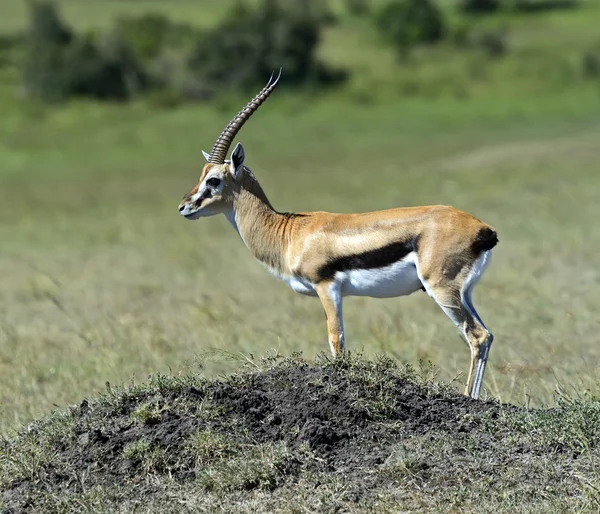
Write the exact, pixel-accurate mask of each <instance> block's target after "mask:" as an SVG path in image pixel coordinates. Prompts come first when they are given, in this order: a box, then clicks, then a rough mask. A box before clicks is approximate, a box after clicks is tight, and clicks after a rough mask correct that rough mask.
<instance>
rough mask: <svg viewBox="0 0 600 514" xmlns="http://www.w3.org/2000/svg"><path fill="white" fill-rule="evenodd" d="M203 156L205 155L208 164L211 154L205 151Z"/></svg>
mask: <svg viewBox="0 0 600 514" xmlns="http://www.w3.org/2000/svg"><path fill="white" fill-rule="evenodd" d="M202 155H204V158H205V159H206V162H208V160H209V159H210V154H209V153H206V152H205V151H204V150H202Z"/></svg>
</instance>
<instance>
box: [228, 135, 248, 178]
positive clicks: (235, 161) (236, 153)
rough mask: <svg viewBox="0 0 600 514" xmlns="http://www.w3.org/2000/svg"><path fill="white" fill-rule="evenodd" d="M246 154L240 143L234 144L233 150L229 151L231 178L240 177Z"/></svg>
mask: <svg viewBox="0 0 600 514" xmlns="http://www.w3.org/2000/svg"><path fill="white" fill-rule="evenodd" d="M245 158H246V154H245V152H244V147H243V146H242V143H238V144H237V145H235V148H234V149H233V152H231V174H232V175H233V178H235V179H236V180H239V179H240V178H241V177H242V173H243V171H244V159H245Z"/></svg>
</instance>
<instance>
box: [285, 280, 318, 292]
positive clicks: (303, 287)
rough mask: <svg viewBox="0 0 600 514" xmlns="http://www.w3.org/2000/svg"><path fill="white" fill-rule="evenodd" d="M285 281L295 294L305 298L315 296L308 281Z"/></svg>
mask: <svg viewBox="0 0 600 514" xmlns="http://www.w3.org/2000/svg"><path fill="white" fill-rule="evenodd" d="M285 281H286V282H287V283H288V285H289V286H290V287H291V288H292V289H293V290H294V291H296V293H300V294H305V295H307V296H317V292H316V291H315V290H314V288H313V286H312V284H311V283H310V282H309V281H308V280H304V279H303V278H300V277H286V278H285Z"/></svg>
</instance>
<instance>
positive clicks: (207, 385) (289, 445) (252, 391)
mask: <svg viewBox="0 0 600 514" xmlns="http://www.w3.org/2000/svg"><path fill="white" fill-rule="evenodd" d="M140 406H146V410H147V413H146V414H144V412H143V411H141V410H140ZM140 412H142V413H141V414H140ZM521 412H522V411H520V410H519V409H517V408H515V407H510V406H501V405H500V404H497V403H494V402H483V401H474V400H471V399H468V398H466V397H464V396H462V395H459V394H458V393H456V392H453V391H451V390H450V389H448V388H439V387H435V386H432V385H431V384H426V383H424V382H423V381H418V380H416V379H415V377H414V376H411V375H410V374H407V373H406V372H404V371H399V370H398V369H397V368H396V367H394V366H391V365H390V363H386V364H385V365H381V364H368V365H364V367H363V368H357V367H356V364H355V363H354V364H352V363H348V364H347V365H344V364H331V363H328V364H325V365H309V364H307V363H305V362H303V361H300V362H295V363H294V364H293V365H291V364H289V363H287V364H285V365H279V366H275V367H272V368H270V369H267V370H265V371H262V372H254V373H246V374H241V375H237V376H234V377H231V378H230V379H228V380H225V381H204V380H201V379H198V380H190V381H189V383H182V382H177V383H174V382H169V381H168V380H166V381H165V383H163V384H160V383H159V384H155V385H154V386H152V387H148V388H147V389H146V390H137V391H135V390H134V391H123V392H120V393H119V394H113V395H112V396H109V397H108V398H105V399H103V400H100V401H90V402H88V401H87V400H84V401H83V402H82V403H81V405H80V406H78V407H77V408H72V409H71V411H70V414H69V416H68V421H67V425H66V428H62V429H60V430H56V429H54V430H52V429H51V428H49V426H50V425H48V424H46V425H43V424H42V425H40V426H34V427H33V428H32V429H30V430H29V432H27V433H25V432H24V433H23V434H21V435H20V436H19V438H20V439H17V440H13V441H6V442H5V443H4V444H5V448H6V449H7V452H8V453H10V450H11V447H10V445H15V444H22V443H23V441H24V440H26V439H27V438H31V437H33V438H34V439H35V440H36V441H38V442H37V443H36V444H38V445H40V444H42V443H40V442H39V441H42V440H43V441H44V443H43V448H44V451H45V452H48V454H49V455H53V457H51V458H47V459H41V461H42V464H41V465H39V466H38V469H36V470H35V472H31V473H21V474H20V476H15V477H14V478H12V479H11V480H9V481H8V484H7V487H6V490H5V493H4V504H5V512H38V511H40V509H44V508H47V505H48V504H47V501H48V497H49V495H53V496H56V495H63V494H66V495H67V496H69V495H70V496H77V495H81V494H84V493H85V492H86V491H90V490H93V489H94V488H98V487H100V488H102V490H105V491H111V490H113V491H116V490H118V491H121V492H120V493H119V494H132V495H135V496H137V497H142V498H143V497H146V498H152V497H153V496H156V497H159V496H161V495H163V494H164V493H165V490H166V489H169V488H173V487H175V488H177V487H183V488H185V487H188V485H189V487H190V490H195V491H197V490H198V483H199V482H198V480H199V475H200V474H201V473H203V472H204V471H203V470H204V469H205V468H206V467H207V466H210V465H211V462H212V461H210V460H209V461H208V462H205V463H204V465H203V466H200V467H198V466H197V465H195V458H196V456H195V455H194V454H193V452H190V451H189V449H188V448H189V445H188V442H189V441H190V438H191V437H193V436H194V434H197V433H198V432H199V431H207V430H208V431H210V433H211V434H217V435H218V436H222V437H223V438H224V440H227V441H232V442H233V443H232V444H237V445H242V446H239V447H240V448H245V450H244V451H245V452H251V451H252V447H253V446H256V447H260V445H272V444H279V445H282V447H285V448H286V453H285V456H284V458H282V459H280V460H279V461H277V463H276V464H275V467H274V469H275V475H274V476H273V478H269V479H267V480H266V482H265V480H263V481H262V482H261V480H260V479H256V480H249V481H247V482H246V483H245V485H244V486H243V487H242V489H245V490H246V491H252V490H254V489H256V490H262V491H265V490H267V491H270V493H269V494H270V495H271V499H273V498H275V497H276V495H277V490H279V489H281V491H282V493H281V494H283V491H287V493H286V494H288V493H289V491H291V490H293V487H295V486H297V484H299V483H301V482H302V483H304V481H306V477H313V478H311V480H313V479H314V477H315V476H318V477H321V478H318V479H314V487H315V488H318V487H319V486H320V485H321V483H322V482H323V477H328V476H333V477H337V476H343V479H344V481H345V483H346V487H345V492H344V497H343V502H342V503H340V508H341V509H342V510H344V509H343V508H342V507H341V506H343V505H345V504H346V503H348V502H349V503H348V504H349V505H354V506H355V507H356V508H359V507H360V506H361V505H363V506H369V505H371V504H372V500H373V495H374V494H375V493H377V492H378V491H379V492H381V491H387V493H386V494H392V493H390V490H391V488H392V489H393V488H395V490H398V488H399V487H400V486H401V487H402V488H404V492H403V493H402V494H403V495H405V494H407V493H408V492H410V491H411V490H412V489H415V488H423V487H424V488H426V489H428V488H431V487H433V488H439V490H440V491H447V492H448V494H450V492H453V491H454V492H456V490H458V489H457V488H460V487H461V486H463V485H467V484H469V483H470V482H471V481H472V480H473V479H474V477H475V476H477V477H478V479H481V478H482V477H483V478H486V477H487V478H486V479H490V480H489V483H490V484H491V485H490V486H489V487H490V490H489V491H488V492H489V493H490V494H492V493H494V485H493V479H494V476H497V477H508V479H509V480H511V481H512V482H511V483H513V482H514V483H515V484H516V481H519V480H525V481H527V480H528V481H529V482H526V483H529V484H530V486H531V487H524V488H523V487H522V484H521V485H518V487H517V486H516V485H515V487H516V488H517V489H522V490H523V494H531V491H534V490H535V488H536V487H537V488H539V487H545V486H546V485H547V483H550V482H551V481H552V480H554V479H556V481H557V483H558V482H559V481H560V480H561V478H560V476H559V475H560V473H564V472H573V471H574V470H575V469H576V468H577V467H578V464H577V461H578V459H579V457H580V453H581V452H580V451H579V450H577V449H574V448H573V447H571V446H568V445H564V444H562V445H561V444H558V443H557V444H549V443H547V442H544V441H537V442H536V441H535V440H534V438H530V437H529V438H528V437H527V434H526V433H521V434H520V435H519V437H515V436H514V434H511V431H510V430H511V429H510V427H509V425H507V424H506V423H505V422H503V421H501V420H502V419H505V418H506V417H507V416H508V417H510V416H511V415H512V414H513V413H515V415H520V414H519V413H521ZM37 432H39V437H37V438H36V433H37ZM507 438H511V443H510V444H507ZM139 441H144V444H145V445H146V447H145V448H146V449H148V448H150V449H153V450H159V451H162V453H160V455H161V458H160V459H154V460H152V459H150V458H146V457H145V456H144V453H143V452H138V453H135V452H131V451H129V452H128V451H127V448H128V445H131V444H134V443H136V442H139ZM21 451H22V450H21ZM152 455H156V454H152ZM307 455H310V457H309V458H308V457H307ZM240 458H241V459H242V460H244V455H240ZM548 458H552V459H560V460H561V461H562V466H561V468H560V470H557V471H556V474H557V476H556V477H555V476H554V474H553V473H554V472H553V471H551V470H550V471H549V468H548V467H547V466H546V467H545V468H544V469H545V471H544V472H543V473H540V472H539V469H541V468H543V467H544V466H545V463H546V461H547V459H548ZM537 460H539V461H540V466H539V467H537V466H529V467H527V469H525V468H523V466H522V463H524V462H535V461H537ZM579 460H581V459H579ZM232 462H234V461H232ZM235 462H237V461H235ZM502 468H506V469H508V470H511V471H510V472H508V473H506V472H502V473H499V472H498V470H501V469H502ZM521 468H523V469H521ZM512 470H514V472H513V471H512ZM536 470H537V471H536ZM536 473H537V475H536ZM475 474H476V475H475ZM151 476H152V477H154V479H153V480H150V479H149V477H151ZM156 477H158V479H157V478H156ZM165 477H168V483H167V484H166V485H165V484H164V483H162V479H165V480H166V478H165ZM503 480H504V478H503ZM325 481H326V480H325ZM224 482H225V481H222V483H221V485H222V487H223V491H227V490H228V489H227V484H226V483H224ZM127 484H129V485H131V486H132V487H133V486H135V487H133V488H129V489H128V488H127V487H125V489H123V487H124V485H125V486H126V485H127ZM186 484H187V485H186ZM295 484H296V485H295ZM503 484H504V485H503V487H506V483H504V482H503ZM311 487H312V486H311ZM209 489H210V488H209ZM209 489H206V488H205V492H206V493H207V494H208V493H209V492H210V490H209ZM238 489H239V487H238ZM230 490H231V491H232V494H233V495H234V496H235V491H234V490H235V487H233V486H232V487H231V488H230ZM123 491H130V492H129V493H127V492H126V493H123ZM496 492H497V493H500V491H496ZM576 493H577V491H571V493H569V494H571V495H574V494H576ZM289 494H291V493H289ZM394 494H395V493H394ZM394 494H392V497H394ZM565 494H567V493H565ZM108 496H110V495H108ZM108 496H107V497H108ZM117 496H118V495H117ZM41 498H43V501H42V500H41ZM115 498H116V497H115ZM128 500H131V498H128ZM107 501H108V500H107ZM115 501H116V499H115ZM119 501H123V498H122V497H121V498H120V499H119ZM220 501H221V502H222V500H220ZM236 501H237V500H236ZM461 501H462V500H461ZM465 501H467V503H465V505H468V497H467V498H466V500H465ZM44 502H46V503H44ZM344 502H346V503H344ZM459 503H460V502H459ZM156 505H159V503H157V504H156ZM219 505H221V506H223V503H220V504H219ZM265 505H267V504H265ZM156 508H158V507H156ZM223 508H225V507H223ZM365 508H366V507H365ZM109 510H110V509H109ZM165 510H169V509H167V508H166V507H165ZM266 510H270V509H269V508H266Z"/></svg>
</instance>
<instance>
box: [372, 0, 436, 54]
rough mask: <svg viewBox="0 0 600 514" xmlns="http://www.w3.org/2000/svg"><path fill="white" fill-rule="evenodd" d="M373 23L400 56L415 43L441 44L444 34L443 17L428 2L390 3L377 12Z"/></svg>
mask: <svg viewBox="0 0 600 514" xmlns="http://www.w3.org/2000/svg"><path fill="white" fill-rule="evenodd" d="M376 21H377V25H378V26H379V28H380V30H381V32H382V33H383V34H384V36H386V37H387V38H388V39H389V40H390V41H391V42H392V43H393V44H394V45H395V46H396V48H397V49H398V50H399V52H400V53H401V54H404V53H406V51H408V50H409V49H410V47H412V46H413V45H415V44H418V43H435V42H437V41H440V40H441V39H442V38H443V37H444V35H445V32H446V24H445V20H444V16H443V14H442V12H441V11H440V9H439V8H438V7H437V5H436V4H435V3H433V2H432V1H431V0H392V1H391V2H389V3H387V4H385V5H384V6H383V7H382V8H381V9H380V10H379V12H378V13H377V16H376Z"/></svg>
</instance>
